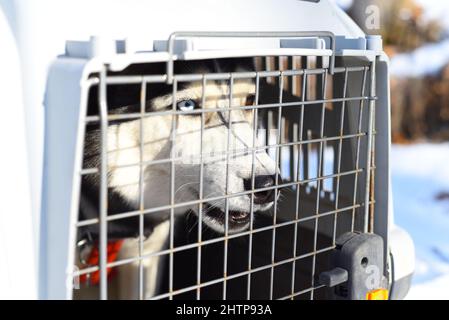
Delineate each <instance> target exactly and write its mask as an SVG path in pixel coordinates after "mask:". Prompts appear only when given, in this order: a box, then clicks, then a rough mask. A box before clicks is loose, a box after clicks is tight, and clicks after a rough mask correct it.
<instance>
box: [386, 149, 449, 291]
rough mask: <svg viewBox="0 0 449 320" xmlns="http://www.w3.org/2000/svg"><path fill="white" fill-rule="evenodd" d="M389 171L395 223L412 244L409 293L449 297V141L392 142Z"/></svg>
mask: <svg viewBox="0 0 449 320" xmlns="http://www.w3.org/2000/svg"><path fill="white" fill-rule="evenodd" d="M391 173H392V184H393V199H394V217H395V223H396V224H397V225H399V226H401V227H402V228H404V229H405V230H407V231H408V232H409V234H410V235H411V236H412V238H413V240H414V243H415V247H416V270H415V275H414V278H413V284H412V288H411V290H410V293H409V295H408V296H407V298H408V299H449V292H448V290H449V143H444V144H415V145H405V146H404V145H394V146H393V147H392V151H391ZM445 193H446V197H445V196H444V195H445ZM438 195H440V196H441V198H444V199H442V200H437V196H438Z"/></svg>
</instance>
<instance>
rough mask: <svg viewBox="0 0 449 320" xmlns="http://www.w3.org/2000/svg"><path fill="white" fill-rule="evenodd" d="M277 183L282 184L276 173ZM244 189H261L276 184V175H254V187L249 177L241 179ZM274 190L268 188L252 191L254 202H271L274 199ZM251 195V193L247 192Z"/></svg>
mask: <svg viewBox="0 0 449 320" xmlns="http://www.w3.org/2000/svg"><path fill="white" fill-rule="evenodd" d="M277 179H278V181H277V182H278V185H280V184H282V179H281V176H280V175H278V178H277ZM243 184H244V186H245V190H246V191H250V190H257V189H263V188H268V187H273V186H274V185H275V184H276V175H260V176H255V177H254V189H253V188H252V181H251V178H250V179H245V180H243ZM275 195H276V190H275V189H269V190H263V191H258V192H255V193H254V203H255V204H266V203H270V202H273V201H274V199H275ZM249 196H250V197H251V194H249Z"/></svg>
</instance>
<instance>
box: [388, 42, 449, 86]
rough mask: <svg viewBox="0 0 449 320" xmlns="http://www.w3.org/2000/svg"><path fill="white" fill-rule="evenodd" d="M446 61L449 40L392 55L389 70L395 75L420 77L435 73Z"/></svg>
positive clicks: (448, 54) (448, 52)
mask: <svg viewBox="0 0 449 320" xmlns="http://www.w3.org/2000/svg"><path fill="white" fill-rule="evenodd" d="M448 62H449V40H444V41H441V42H438V43H432V44H427V45H424V46H422V47H419V48H418V49H416V50H414V51H412V52H407V53H400V54H397V55H395V56H393V57H392V58H391V64H390V72H391V74H392V75H394V76H397V77H422V76H426V75H432V74H435V73H437V72H438V71H440V70H441V68H442V67H444V66H445V65H446V64H447V63H448Z"/></svg>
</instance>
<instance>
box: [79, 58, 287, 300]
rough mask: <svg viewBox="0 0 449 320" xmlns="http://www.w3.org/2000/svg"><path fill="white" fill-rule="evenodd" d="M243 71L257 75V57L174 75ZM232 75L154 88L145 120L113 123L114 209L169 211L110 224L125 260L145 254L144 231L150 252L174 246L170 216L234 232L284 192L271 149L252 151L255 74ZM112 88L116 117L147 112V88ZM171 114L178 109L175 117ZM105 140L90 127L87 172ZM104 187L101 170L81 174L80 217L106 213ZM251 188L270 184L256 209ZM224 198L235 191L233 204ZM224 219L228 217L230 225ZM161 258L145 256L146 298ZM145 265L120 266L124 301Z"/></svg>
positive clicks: (92, 235)
mask: <svg viewBox="0 0 449 320" xmlns="http://www.w3.org/2000/svg"><path fill="white" fill-rule="evenodd" d="M164 67H165V64H160V65H158V64H155V65H153V66H150V67H149V68H150V69H149V70H144V71H142V68H144V67H142V66H140V68H141V69H139V71H138V72H139V73H140V74H142V72H145V73H147V74H148V73H149V74H158V73H162V74H163V73H164V72H163V70H164V69H163V68H164ZM240 71H246V72H247V71H254V65H253V60H252V59H217V60H203V61H188V62H176V64H175V73H176V74H193V73H194V74H210V73H228V72H240ZM130 73H132V70H131V71H130ZM230 81H231V80H207V81H204V82H203V81H202V80H199V81H193V82H192V81H191V82H177V83H175V84H174V85H167V84H162V83H161V84H148V86H147V88H146V92H145V95H144V96H143V100H142V101H145V110H144V111H145V112H146V115H145V116H144V117H141V118H134V119H130V120H123V119H122V120H117V121H113V120H111V121H109V124H108V130H107V162H108V182H107V184H108V199H107V200H108V215H110V216H111V215H116V214H120V213H126V212H139V210H143V212H145V210H151V209H154V208H158V207H160V208H161V209H160V210H158V211H151V212H149V213H145V214H144V215H143V216H142V217H143V218H142V217H140V216H139V215H133V216H131V217H128V218H126V219H117V220H112V221H110V222H109V223H108V227H107V229H108V240H118V239H125V241H124V244H123V247H122V249H121V250H120V254H119V259H127V258H132V257H138V256H139V250H138V248H139V245H138V244H139V236H142V234H143V236H144V237H145V241H144V244H143V255H145V254H148V253H152V252H157V251H160V250H164V249H166V248H167V246H168V240H167V239H168V236H169V233H170V216H171V214H173V215H174V216H176V217H179V216H180V215H183V214H185V213H186V212H191V213H193V214H194V215H195V216H197V217H201V221H202V224H203V226H206V227H207V228H210V229H212V230H214V231H215V232H217V233H222V234H224V233H226V232H227V233H228V234H235V233H238V232H242V231H244V230H246V229H248V227H249V224H250V218H251V217H250V212H258V211H264V210H267V209H269V208H270V207H271V206H272V205H273V203H274V201H276V198H277V194H275V191H274V189H273V188H271V189H270V187H272V186H274V184H275V181H278V182H279V180H280V178H279V177H276V175H277V174H278V170H277V168H276V164H275V162H274V161H273V160H272V159H271V158H270V157H269V155H268V154H267V153H266V152H265V151H264V150H257V151H256V152H255V153H254V154H253V151H252V149H251V148H253V144H254V142H256V146H258V145H259V143H258V142H257V139H255V132H254V128H255V126H254V119H255V117H254V112H255V111H254V110H251V109H244V108H239V107H242V106H250V105H253V104H254V100H255V94H256V92H255V82H254V79H251V78H248V79H239V78H235V79H232V84H231V83H230ZM204 84H205V85H204ZM109 88H111V89H109ZM108 90H110V91H109V92H108V105H109V108H110V110H109V113H110V114H133V113H134V114H135V113H139V112H141V111H142V110H141V105H140V103H139V99H141V98H142V96H139V90H140V87H139V86H132V85H129V86H125V87H123V88H118V89H116V90H115V89H114V88H113V86H110V87H108ZM114 90H115V91H114ZM127 99H129V100H127ZM133 99H134V100H133ZM94 100H95V99H94ZM229 107H231V108H232V111H231V112H230V111H229V109H228V108H229ZM173 110H176V115H173V113H170V112H171V111H173ZM100 146H101V131H100V128H99V127H98V125H97V126H91V127H88V128H87V130H86V136H85V147H84V150H85V151H84V168H92V167H97V168H99V167H100V163H101V157H100V154H101V152H100V151H101V148H100ZM170 159H172V160H170ZM139 163H141V164H142V166H141V165H139ZM141 169H142V170H141ZM253 172H254V180H253V179H252V173H253ZM201 178H202V183H201V181H200V180H201ZM99 186H100V179H99V175H87V176H84V177H83V181H82V192H81V193H82V195H81V204H80V220H85V219H91V218H97V217H98V203H99V191H98V190H99ZM141 187H143V190H141ZM253 187H254V188H255V189H260V188H263V190H261V191H260V192H256V193H254V196H253V208H251V206H252V205H251V202H252V201H251V192H250V190H252V189H253ZM225 195H231V197H229V198H228V200H227V201H226V200H225V199H224V198H223V196H225ZM232 195H235V196H232ZM200 197H202V199H206V201H205V202H204V203H203V205H202V206H201V208H202V209H201V212H200V206H199V204H198V201H197V202H195V201H196V200H198V199H199V198H200ZM207 199H211V200H207ZM192 202H193V204H192ZM183 203H187V204H186V205H182V204H183ZM189 203H191V204H189ZM226 212H228V214H227V215H226ZM226 216H228V221H225V219H226ZM140 219H142V220H143V225H142V226H141V225H140V221H139V220H140ZM226 228H227V230H226ZM98 234H99V232H98V226H92V227H88V228H84V230H82V231H81V232H80V235H79V238H80V239H84V238H88V239H93V240H94V241H95V240H96V239H97V238H98ZM160 262H161V261H160V259H159V258H158V257H157V256H154V257H151V258H148V259H143V260H142V264H143V265H144V268H145V277H144V279H145V283H144V292H145V293H144V294H145V297H151V296H153V295H154V294H155V293H156V292H157V291H158V281H157V279H158V273H157V270H158V267H157V266H158V264H159V263H160ZM138 265H139V263H138V262H135V263H130V264H127V265H124V266H122V267H121V271H120V274H119V275H118V276H117V277H116V278H117V280H118V283H119V284H118V286H119V289H118V292H119V293H120V294H119V296H118V297H119V298H129V299H132V298H137V297H138V296H137V292H138V290H136V286H137V284H138V272H137V270H138ZM123 270H126V271H123Z"/></svg>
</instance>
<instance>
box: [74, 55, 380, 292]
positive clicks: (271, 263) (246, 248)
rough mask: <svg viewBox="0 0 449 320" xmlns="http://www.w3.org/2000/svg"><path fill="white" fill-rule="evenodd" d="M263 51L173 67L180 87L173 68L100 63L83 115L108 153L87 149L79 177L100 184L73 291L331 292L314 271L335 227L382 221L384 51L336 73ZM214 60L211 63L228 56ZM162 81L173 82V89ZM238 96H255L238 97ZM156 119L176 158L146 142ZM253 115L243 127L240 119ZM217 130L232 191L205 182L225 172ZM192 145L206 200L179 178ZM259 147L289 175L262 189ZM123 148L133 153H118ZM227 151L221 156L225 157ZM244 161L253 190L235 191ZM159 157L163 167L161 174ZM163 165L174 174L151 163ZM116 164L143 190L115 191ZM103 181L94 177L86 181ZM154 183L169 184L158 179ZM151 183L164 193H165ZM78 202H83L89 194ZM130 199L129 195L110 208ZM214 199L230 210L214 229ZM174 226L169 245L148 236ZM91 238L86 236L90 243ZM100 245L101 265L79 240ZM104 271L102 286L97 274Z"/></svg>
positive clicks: (305, 59)
mask: <svg viewBox="0 0 449 320" xmlns="http://www.w3.org/2000/svg"><path fill="white" fill-rule="evenodd" d="M254 59H255V65H256V68H255V69H254V70H250V71H247V70H246V71H240V70H231V71H230V72H217V71H215V72H213V71H210V70H208V71H207V72H205V71H201V72H198V70H197V69H195V68H192V70H193V71H190V72H193V73H188V74H187V73H175V74H174V75H173V82H172V83H171V84H167V82H166V80H167V74H165V73H164V72H157V71H156V72H154V74H148V73H147V70H146V69H145V67H144V66H143V65H139V66H137V67H136V70H137V72H135V70H134V71H133V72H129V73H127V72H121V73H114V72H111V71H109V70H107V67H106V66H105V68H104V70H103V71H102V72H101V73H99V74H94V75H92V77H91V78H90V79H89V81H90V82H89V84H90V97H91V98H90V103H91V104H92V105H94V106H96V107H95V108H96V111H95V112H91V113H89V114H88V115H86V118H85V126H86V128H85V130H86V134H85V135H86V140H85V150H88V148H89V147H90V148H91V149H92V150H94V151H95V152H94V153H95V155H96V159H97V160H98V161H96V162H89V161H86V157H89V156H91V155H89V154H86V151H85V152H84V157H85V161H84V167H83V168H82V170H81V171H80V175H81V176H82V183H81V185H80V186H78V187H79V188H80V189H81V195H83V194H86V192H87V193H88V192H91V193H96V194H97V195H98V196H97V197H95V203H94V204H93V212H94V214H93V215H92V214H91V215H90V216H86V215H85V216H83V217H81V215H80V218H79V221H78V222H77V223H76V225H75V226H74V227H75V228H76V229H77V230H78V239H79V243H78V244H81V245H77V247H76V248H75V250H76V251H77V256H78V259H79V269H78V270H77V271H76V272H75V273H74V274H73V277H87V281H86V283H85V284H83V286H82V288H81V289H80V290H74V296H75V297H77V296H78V297H83V295H82V293H83V290H90V289H95V295H96V296H94V297H96V298H101V299H106V298H116V297H123V292H124V291H126V292H127V294H128V295H130V296H131V297H135V298H139V299H177V298H184V299H185V298H192V299H318V298H326V297H327V295H328V290H327V289H326V288H324V287H323V286H321V285H319V284H318V281H317V277H318V275H319V273H320V272H322V271H325V270H326V268H327V267H328V260H329V255H330V253H331V251H332V250H333V249H334V248H335V242H336V238H337V237H338V236H339V235H340V234H342V233H344V232H347V231H356V230H359V231H369V230H371V229H372V220H371V219H372V217H370V215H372V214H373V206H374V194H373V183H374V172H375V165H374V163H373V154H374V150H373V146H374V143H373V139H374V135H375V131H374V128H375V126H374V107H375V88H374V82H375V81H374V80H375V72H374V68H375V62H370V63H367V62H360V61H358V62H357V63H353V65H351V63H352V62H354V61H355V60H354V61H351V63H348V61H343V59H337V62H336V66H335V68H334V70H333V74H331V73H329V66H328V65H329V63H328V62H329V61H328V59H329V58H328V57H321V56H301V57H298V56H288V57H287V56H279V57H263V58H261V57H258V58H254ZM217 60H219V59H215V60H214V61H212V63H213V64H217V63H220V62H217ZM209 62H210V61H209ZM200 63H201V61H200ZM204 63H205V62H204ZM186 64H187V65H188V64H189V62H186ZM147 65H151V64H147ZM150 67H151V66H150ZM156 69H157V68H156ZM175 71H176V66H175ZM242 83H243V84H248V83H249V84H250V85H249V86H248V88H249V89H248V88H246V89H244V90H243V92H242V89H241V87H242ZM217 84H218V86H220V88H222V91H220V92H221V94H222V96H219V97H217V96H215V95H214V94H211V93H210V90H209V86H215V87H216V86H217ZM189 86H191V87H189ZM160 87H164V88H165V89H164V90H165V91H164V92H165V94H162V93H161V91H160ZM186 88H190V90H196V91H195V92H196V96H195V97H196V98H195V99H194V102H195V107H193V108H190V107H191V106H187V107H186V108H181V109H180V107H179V102H180V101H182V102H183V103H184V102H185V101H191V100H192V99H189V100H186V98H185V97H184V96H183V93H184V92H185V91H186V90H188V89H186ZM192 88H194V89H192ZM111 93H114V94H115V96H112V95H111ZM237 95H243V96H244V98H242V99H240V100H239V99H237V98H235V97H236V96H237ZM126 96H133V97H132V98H130V99H131V100H132V99H134V100H136V99H137V101H138V103H137V104H133V106H134V107H133V108H128V109H123V108H122V106H123V105H124V103H125V102H123V101H122V100H120V99H118V101H120V102H116V101H115V100H114V99H115V98H116V97H120V98H123V97H126ZM156 99H160V100H161V99H162V100H164V101H165V104H164V107H162V108H159V107H156V103H155V101H158V100H156ZM112 100H114V101H113V102H111V101H112ZM125 100H126V99H125ZM128 102H129V101H126V103H128ZM112 105H115V106H112ZM183 106H186V105H185V103H184V104H183ZM89 108H91V106H89ZM95 108H94V109H95ZM241 113H243V117H244V118H242V117H241ZM193 118H194V120H193ZM147 119H153V120H151V121H150V120H149V122H148V121H147ZM211 119H215V120H211ZM217 119H218V120H217ZM152 121H156V122H152ZM214 121H215V122H214ZM192 122H194V125H192V124H191V123H192ZM243 122H244V123H243ZM131 123H133V124H137V126H134V127H132V128H133V129H132V130H131V129H129V130H131V131H132V136H133V139H134V140H132V142H129V141H128V142H124V143H123V144H119V143H118V140H120V139H125V140H126V139H127V136H121V132H120V130H121V129H120V128H121V126H123V130H127V129H126V125H127V124H131ZM158 123H163V124H164V126H165V127H166V128H169V129H168V131H167V132H166V134H165V135H164V137H163V138H161V137H158V136H157V135H156V137H157V138H158V139H161V140H163V141H164V144H163V145H162V146H161V148H168V151H167V152H166V153H165V154H166V155H168V156H165V157H155V156H154V154H153V155H151V154H150V155H147V153H148V152H150V151H148V150H153V149H151V148H150V149H149V148H148V144H151V143H153V141H151V139H154V138H153V136H154V135H152V134H151V132H154V131H157V130H159V131H160V130H162V129H161V128H162V127H163V126H162V125H159V124H158ZM185 123H190V126H189V127H188V128H189V130H191V131H194V132H196V133H197V134H196V135H194V136H192V137H194V140H193V141H192V140H186V139H183V138H182V136H183V135H188V133H186V131H185V130H184V129H182V127H183V125H184V124H185ZM148 124H152V126H153V127H149V126H148ZM242 125H244V126H245V128H246V129H245V130H243V131H241V130H240V131H239V130H238V129H235V128H236V127H240V126H242ZM111 128H115V129H111ZM117 128H118V129H117ZM213 128H215V129H213ZM216 128H221V129H223V130H221V129H220V130H219V132H218V131H217V129H216ZM174 129H175V130H174ZM183 130H184V131H183ZM214 130H215V132H213V133H212V134H210V131H214ZM89 132H96V133H97V136H96V137H97V138H96V139H92V141H88V140H87V137H88V136H89ZM239 135H249V136H248V137H245V139H246V140H245V141H246V142H248V141H250V143H240V144H239V143H238V142H237V143H235V144H233V143H231V141H232V139H233V138H234V139H237V141H240V140H242V139H243V138H242V137H239ZM211 136H212V137H213V138H211ZM149 137H150V138H149ZM192 137H190V138H192ZM149 139H150V140H149ZM220 139H222V140H223V139H224V140H223V141H224V144H225V147H224V150H223V149H221V150H220V152H219V157H220V160H218V162H219V163H220V164H222V165H223V168H222V169H220V170H221V171H220V170H219V171H220V172H221V175H223V174H224V176H225V180H224V183H223V180H221V182H222V183H223V185H222V191H223V194H216V193H211V192H209V191H208V192H205V189H206V188H205V187H209V185H210V184H211V183H214V182H211V181H213V178H214V176H213V175H211V173H210V170H209V169H208V166H210V163H211V161H210V159H211V156H210V154H209V152H210V144H211V143H217V140H220ZM111 140H112V141H113V143H111ZM186 143H187V144H190V148H191V149H192V150H195V152H196V154H194V155H192V154H189V157H188V159H189V160H188V162H189V163H188V165H187V166H188V168H189V169H188V170H190V171H188V170H187V172H190V173H191V175H190V178H189V179H190V180H188V181H187V182H185V181H184V183H185V184H192V185H194V187H193V191H192V193H194V194H195V197H194V198H192V197H190V198H189V197H187V199H185V198H183V197H182V196H179V193H178V191H179V188H181V189H182V188H183V187H185V186H184V185H180V182H178V180H177V179H180V177H181V175H185V172H186V169H185V168H186V164H185V162H186V155H185V154H182V153H181V154H178V151H179V150H178V149H177V147H178V146H177V145H178V144H184V148H183V150H185V149H186V148H185V144H186ZM208 144H209V145H208ZM93 145H96V147H93ZM236 145H240V148H239V147H237V146H236ZM242 146H243V147H242ZM120 148H123V149H125V151H123V152H122V153H123V154H121V153H119V152H118V151H121V150H119V149H120ZM126 149H129V150H131V151H129V150H128V151H129V152H130V154H128V153H127V151H126ZM187 149H189V146H187ZM136 150H137V152H133V151H136ZM150 153H151V152H150ZM261 154H266V155H268V156H269V157H270V158H271V159H272V161H273V163H274V167H275V169H276V172H277V173H278V174H277V173H276V172H275V174H274V175H273V180H274V181H273V183H272V184H271V185H268V186H256V180H257V179H258V178H257V177H258V175H257V174H256V172H258V171H257V170H258V169H257V168H256V167H257V166H258V157H260V155H261ZM114 157H115V158H114ZM120 157H123V158H126V161H122V162H120V161H117V159H116V158H120ZM216 157H217V155H214V156H213V157H212V158H213V159H214V161H217V158H216ZM193 158H194V160H192V159H193ZM243 158H244V159H246V162H247V164H246V168H247V169H248V168H249V171H250V172H249V175H247V176H245V177H244V178H242V177H240V178H241V179H246V180H247V187H246V188H241V189H236V188H235V186H234V185H233V184H235V175H239V174H240V175H241V173H236V170H237V169H236V167H237V168H238V166H239V165H240V162H242V161H244V160H242V159H243ZM248 159H250V160H249V161H248ZM92 163H94V164H95V166H92ZM181 163H182V164H183V165H184V167H182V168H183V169H180V164H181ZM248 163H249V166H248ZM152 166H153V167H154V168H156V169H155V170H153V171H152V169H151V168H152ZM161 168H164V173H163V174H155V173H154V172H156V171H157V170H161ZM214 168H215V170H216V167H214ZM134 169H136V170H137V171H135V170H134ZM114 170H115V171H116V172H114ZM119 170H123V172H122V173H123V175H125V176H128V175H132V173H134V172H137V176H138V178H137V180H136V179H134V180H133V179H126V177H125V178H123V179H124V180H123V181H125V182H127V181H128V182H129V181H131V182H130V184H131V186H128V187H130V188H131V189H133V188H134V189H133V190H135V191H136V190H137V191H136V194H137V195H138V196H137V197H136V198H135V199H136V201H134V202H132V203H130V202H131V201H130V200H127V199H125V200H124V199H119V200H117V199H116V198H114V197H116V196H114V195H111V193H112V192H113V190H114V187H115V188H117V185H115V186H114V182H113V181H112V180H114V179H115V178H116V177H115V176H116V175H117V174H116V173H117V172H119ZM217 175H219V173H217ZM94 177H96V178H94ZM230 177H231V179H233V180H232V181H231V179H230ZM96 179H97V180H98V184H97V185H96V186H97V187H96V188H94V189H89V187H86V185H90V184H94V183H93V182H92V181H95V180H96ZM162 179H165V180H166V181H162ZM149 180H151V181H150V182H149ZM148 185H151V186H153V188H154V186H158V185H159V186H160V189H161V190H152V189H149V188H148ZM165 187H168V188H165ZM83 188H87V190H83ZM131 189H129V190H131ZM156 189H157V188H156ZM129 190H128V192H131V191H129ZM208 190H210V188H209V189H208ZM156 191H157V192H156ZM125 193H126V191H125V192H123V194H125ZM153 193H155V194H156V195H158V197H160V198H163V199H164V201H166V203H161V201H162V200H160V199H155V196H154V195H153ZM161 193H162V194H165V195H166V196H160V194H161ZM272 193H274V195H275V198H274V201H272V203H271V207H270V208H268V209H267V210H263V211H262V210H259V209H260V208H261V205H258V204H257V203H256V202H257V201H256V198H259V197H260V195H261V194H262V195H266V194H272ZM243 198H244V199H246V201H247V202H246V203H247V205H248V206H247V207H246V209H240V212H239V210H236V208H235V203H236V201H234V200H235V199H243ZM232 199H234V200H232ZM80 201H81V207H83V196H81V199H80ZM120 201H121V202H125V203H126V205H125V206H124V207H123V206H118V207H117V208H118V209H111V208H113V207H115V206H116V204H117V202H120ZM232 201H234V202H232ZM217 203H219V205H216V206H215V207H218V209H217V210H219V211H220V215H219V218H220V219H218V218H216V217H215V219H216V220H215V223H218V222H217V221H219V222H220V223H221V224H222V225H221V227H220V228H213V226H212V227H211V222H210V220H211V219H212V218H208V215H210V214H211V212H212V213H213V212H214V211H217V210H215V209H211V208H214V204H217ZM84 207H86V204H84ZM242 211H245V212H244V214H243V213H242ZM180 212H182V213H180ZM162 213H163V214H162ZM215 214H216V212H215ZM240 216H244V217H243V218H242V219H243V220H244V221H245V225H244V226H243V227H239V228H235V230H232V227H233V225H230V224H232V223H234V222H233V221H234V220H233V219H234V218H240ZM152 217H157V218H152ZM217 219H218V220H217ZM245 219H247V220H245ZM370 221H371V223H370ZM164 223H165V225H166V226H167V228H166V229H164V230H163V231H162V233H163V236H159V237H160V238H161V239H164V240H163V241H162V242H161V245H159V246H157V245H151V242H152V241H153V242H154V239H153V238H154V237H153V235H154V234H155V233H156V228H157V226H160V225H162V224H164ZM121 226H126V227H127V230H129V229H134V232H133V234H132V235H129V234H123V235H120V234H121V233H120V229H121ZM234 227H235V226H234ZM217 229H222V230H217ZM148 230H150V231H148ZM158 232H159V231H158ZM159 233H160V232H159ZM86 239H88V241H86ZM118 239H121V240H123V239H125V241H128V242H129V243H131V246H132V248H131V249H130V248H129V246H128V247H127V249H126V248H122V249H121V251H126V250H127V251H128V255H126V254H125V255H123V254H118V258H117V259H113V260H111V259H110V253H109V250H108V249H109V245H110V244H111V242H113V241H117V240H118ZM86 242H87V243H88V244H89V245H87V246H86V247H87V248H88V249H87V250H84V249H85V248H84V245H85V243H86ZM159 242H160V240H159ZM148 243H150V245H147V244H148ZM92 247H97V248H98V253H99V256H98V259H97V260H95V263H92V262H89V261H86V260H88V259H85V258H82V256H83V254H84V255H85V253H84V252H82V251H86V252H87V255H89V254H91V252H92ZM129 266H132V267H131V268H127V267H129ZM151 268H152V269H151ZM149 269H151V271H149ZM154 270H157V271H154ZM114 271H115V273H116V275H115V277H114V275H113V274H114ZM95 273H98V277H99V281H98V284H92V283H90V279H91V276H92V275H94V274H95ZM130 273H133V276H132V275H130ZM121 274H122V275H124V276H122V277H121V278H122V279H120V275H121ZM150 274H153V276H151V275H150ZM154 275H155V276H154ZM117 279H119V280H117ZM123 279H125V280H123ZM115 282H117V283H115ZM151 282H154V283H151ZM124 286H125V287H126V289H124V288H123V287H124ZM130 290H131V291H132V293H131V294H130V293H129V292H130Z"/></svg>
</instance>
